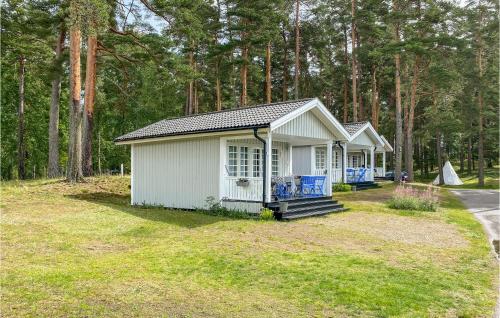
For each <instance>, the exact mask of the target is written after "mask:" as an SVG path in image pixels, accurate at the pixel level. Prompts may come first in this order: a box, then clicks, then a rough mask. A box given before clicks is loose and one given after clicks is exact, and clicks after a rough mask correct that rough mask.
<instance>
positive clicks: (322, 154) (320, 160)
mask: <svg viewBox="0 0 500 318" xmlns="http://www.w3.org/2000/svg"><path fill="white" fill-rule="evenodd" d="M314 161H315V163H314V164H315V167H316V169H317V170H325V169H326V161H327V160H326V148H322V147H316V148H315V153H314Z"/></svg>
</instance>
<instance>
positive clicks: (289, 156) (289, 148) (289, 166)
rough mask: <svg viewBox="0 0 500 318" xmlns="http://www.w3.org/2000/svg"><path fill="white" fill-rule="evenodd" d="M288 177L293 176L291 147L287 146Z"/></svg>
mask: <svg viewBox="0 0 500 318" xmlns="http://www.w3.org/2000/svg"><path fill="white" fill-rule="evenodd" d="M288 175H290V176H291V175H293V146H292V145H291V144H288Z"/></svg>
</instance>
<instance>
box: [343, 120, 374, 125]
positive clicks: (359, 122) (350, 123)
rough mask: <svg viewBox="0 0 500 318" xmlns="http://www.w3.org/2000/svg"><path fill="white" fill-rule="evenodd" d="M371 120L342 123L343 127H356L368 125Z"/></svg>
mask: <svg viewBox="0 0 500 318" xmlns="http://www.w3.org/2000/svg"><path fill="white" fill-rule="evenodd" d="M369 122H370V121H369V120H363V121H351V122H348V123H342V125H354V124H366V123H369Z"/></svg>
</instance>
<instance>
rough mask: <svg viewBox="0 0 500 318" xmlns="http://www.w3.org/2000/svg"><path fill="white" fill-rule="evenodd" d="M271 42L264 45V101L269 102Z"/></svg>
mask: <svg viewBox="0 0 500 318" xmlns="http://www.w3.org/2000/svg"><path fill="white" fill-rule="evenodd" d="M271 99H272V98H271V42H268V43H267V47H266V103H268V104H269V103H271Z"/></svg>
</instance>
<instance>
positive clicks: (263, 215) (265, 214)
mask: <svg viewBox="0 0 500 318" xmlns="http://www.w3.org/2000/svg"><path fill="white" fill-rule="evenodd" d="M260 219H261V220H263V221H270V220H274V212H273V211H272V210H270V209H262V211H260Z"/></svg>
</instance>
